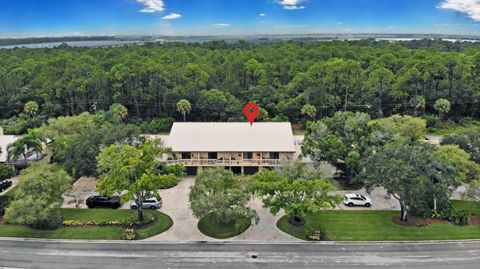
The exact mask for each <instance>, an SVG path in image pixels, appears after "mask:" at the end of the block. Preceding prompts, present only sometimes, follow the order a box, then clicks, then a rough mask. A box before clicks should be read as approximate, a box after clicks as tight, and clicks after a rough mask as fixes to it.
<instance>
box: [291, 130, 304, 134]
mask: <svg viewBox="0 0 480 269" xmlns="http://www.w3.org/2000/svg"><path fill="white" fill-rule="evenodd" d="M306 134H307V130H293V135H306Z"/></svg>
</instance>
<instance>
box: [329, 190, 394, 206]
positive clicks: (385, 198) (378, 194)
mask: <svg viewBox="0 0 480 269" xmlns="http://www.w3.org/2000/svg"><path fill="white" fill-rule="evenodd" d="M335 193H336V194H340V195H342V196H343V195H345V194H347V193H358V194H361V195H364V196H368V197H370V198H371V199H372V206H371V207H369V208H367V207H363V206H354V207H348V206H346V205H344V204H343V203H342V204H340V205H338V206H337V208H336V209H337V210H400V204H399V202H398V200H397V199H396V198H394V197H393V196H390V195H388V194H387V191H386V190H385V189H384V188H375V189H374V190H373V191H372V192H371V193H367V191H366V190H365V189H360V190H357V191H355V190H353V191H352V190H348V191H347V190H337V191H335Z"/></svg>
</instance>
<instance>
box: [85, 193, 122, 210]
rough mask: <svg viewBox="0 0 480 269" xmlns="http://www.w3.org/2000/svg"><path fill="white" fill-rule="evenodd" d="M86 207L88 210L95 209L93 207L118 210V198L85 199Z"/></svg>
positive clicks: (97, 196) (97, 197)
mask: <svg viewBox="0 0 480 269" xmlns="http://www.w3.org/2000/svg"><path fill="white" fill-rule="evenodd" d="M87 206H88V208H95V207H109V208H113V209H116V208H119V207H120V206H121V204H120V197H119V196H111V197H110V196H99V195H96V196H90V197H88V198H87Z"/></svg>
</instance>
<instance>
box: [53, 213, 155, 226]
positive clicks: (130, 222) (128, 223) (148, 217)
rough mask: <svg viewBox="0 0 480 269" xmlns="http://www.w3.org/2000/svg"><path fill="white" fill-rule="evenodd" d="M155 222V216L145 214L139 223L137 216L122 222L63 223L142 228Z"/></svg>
mask: <svg viewBox="0 0 480 269" xmlns="http://www.w3.org/2000/svg"><path fill="white" fill-rule="evenodd" d="M154 221H155V216H154V215H153V214H145V218H144V220H143V221H139V220H138V218H137V217H136V216H132V217H128V218H124V219H120V220H64V221H63V222H62V224H63V225H65V226H124V227H132V226H140V225H145V224H149V223H152V222H154Z"/></svg>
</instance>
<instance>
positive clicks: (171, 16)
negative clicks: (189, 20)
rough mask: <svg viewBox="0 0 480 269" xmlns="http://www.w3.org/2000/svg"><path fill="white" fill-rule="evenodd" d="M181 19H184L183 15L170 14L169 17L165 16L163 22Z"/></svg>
mask: <svg viewBox="0 0 480 269" xmlns="http://www.w3.org/2000/svg"><path fill="white" fill-rule="evenodd" d="M181 17H182V14H178V13H170V14H168V15H165V16H163V17H162V20H175V19H180V18H181Z"/></svg>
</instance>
